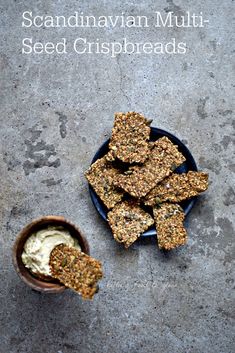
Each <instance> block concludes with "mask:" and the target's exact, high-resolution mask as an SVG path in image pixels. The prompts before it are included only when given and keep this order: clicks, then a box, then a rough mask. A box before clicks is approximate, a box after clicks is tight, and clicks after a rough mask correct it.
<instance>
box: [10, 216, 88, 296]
mask: <svg viewBox="0 0 235 353" xmlns="http://www.w3.org/2000/svg"><path fill="white" fill-rule="evenodd" d="M49 225H50V226H62V227H64V228H65V229H67V230H68V231H69V232H70V234H71V236H72V237H74V238H76V239H78V242H79V245H80V247H81V250H82V251H83V252H84V253H86V254H88V255H89V253H90V250H89V245H88V242H87V240H86V238H85V237H84V236H83V235H82V234H81V232H80V230H79V229H78V228H77V227H76V226H75V225H74V224H73V223H71V222H69V221H68V220H66V219H65V218H64V217H61V216H45V217H41V218H38V219H35V220H33V221H32V222H31V223H29V224H28V225H27V226H26V227H25V228H24V229H23V230H22V231H21V232H20V233H19V235H18V236H17V238H16V241H15V243H14V247H13V253H12V256H13V264H14V266H15V269H16V272H17V273H18V275H19V277H20V278H21V279H22V280H23V281H24V282H25V283H26V284H27V285H28V286H30V287H31V288H32V289H34V290H36V291H40V292H43V293H60V292H63V291H64V290H65V289H66V287H65V286H64V285H63V284H61V283H60V282H59V281H57V280H54V279H51V280H50V279H49V280H48V278H45V279H43V277H41V278H38V277H36V276H34V275H33V274H32V273H31V272H30V271H29V270H28V269H27V268H26V267H25V265H24V264H23V262H22V258H21V255H22V252H23V250H24V244H25V242H26V240H27V239H28V238H29V236H30V235H32V233H34V232H35V231H38V230H41V229H43V228H46V227H47V226H49Z"/></svg>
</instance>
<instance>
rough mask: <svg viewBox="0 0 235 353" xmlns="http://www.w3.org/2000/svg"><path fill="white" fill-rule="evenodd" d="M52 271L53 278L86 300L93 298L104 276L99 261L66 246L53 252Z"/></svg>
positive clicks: (62, 245) (59, 246) (56, 248)
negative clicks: (98, 283)
mask: <svg viewBox="0 0 235 353" xmlns="http://www.w3.org/2000/svg"><path fill="white" fill-rule="evenodd" d="M50 269H51V274H52V277H54V278H56V279H58V280H59V281H60V282H61V283H63V284H64V285H65V286H66V287H69V288H71V289H74V290H75V291H77V292H78V293H79V294H81V295H82V297H83V298H84V299H92V298H93V296H94V294H95V293H96V292H97V282H98V280H99V279H101V278H102V276H103V273H102V266H101V263H100V262H99V261H97V260H95V259H93V258H92V257H90V256H88V255H86V254H84V253H83V252H81V251H79V250H77V249H75V248H72V247H69V246H67V245H64V244H60V245H58V246H56V247H55V248H54V249H53V250H52V252H51V256H50Z"/></svg>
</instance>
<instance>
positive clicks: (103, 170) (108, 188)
mask: <svg viewBox="0 0 235 353" xmlns="http://www.w3.org/2000/svg"><path fill="white" fill-rule="evenodd" d="M111 156H112V154H110V153H108V154H107V155H106V156H104V157H102V158H100V159H98V160H97V161H96V162H95V163H93V164H92V165H91V166H90V168H89V169H88V171H87V172H86V174H85V175H86V178H87V180H88V182H89V184H90V185H91V186H92V187H93V189H94V190H95V192H96V193H97V195H98V196H99V197H100V199H101V200H102V201H103V203H104V204H105V206H106V207H107V208H108V209H111V208H112V207H114V206H115V204H116V203H117V202H119V201H121V200H122V198H123V195H124V192H123V191H122V190H120V189H118V188H117V187H116V186H114V185H113V179H114V177H116V176H117V175H119V174H120V171H119V169H117V168H115V167H114V166H113V164H112V163H111V162H110V160H109V159H110V158H112V157H111ZM107 158H108V160H107Z"/></svg>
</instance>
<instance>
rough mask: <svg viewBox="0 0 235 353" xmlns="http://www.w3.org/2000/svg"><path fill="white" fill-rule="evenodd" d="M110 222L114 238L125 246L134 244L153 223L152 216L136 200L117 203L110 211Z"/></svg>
mask: <svg viewBox="0 0 235 353" xmlns="http://www.w3.org/2000/svg"><path fill="white" fill-rule="evenodd" d="M108 222H109V225H110V227H111V229H112V232H113V236H114V239H115V240H116V241H118V242H119V243H123V244H124V246H125V248H128V247H129V246H130V245H131V244H133V243H134V242H135V241H136V240H137V239H138V237H139V236H140V235H141V234H142V233H143V232H144V231H145V230H147V229H148V228H149V227H150V226H151V225H152V224H153V223H154V221H153V219H152V217H151V216H150V215H149V214H148V213H146V212H145V211H144V210H142V209H141V208H140V207H139V205H138V204H137V203H136V202H134V201H124V202H122V203H119V204H117V205H116V206H115V207H114V208H113V209H112V210H111V211H109V213H108Z"/></svg>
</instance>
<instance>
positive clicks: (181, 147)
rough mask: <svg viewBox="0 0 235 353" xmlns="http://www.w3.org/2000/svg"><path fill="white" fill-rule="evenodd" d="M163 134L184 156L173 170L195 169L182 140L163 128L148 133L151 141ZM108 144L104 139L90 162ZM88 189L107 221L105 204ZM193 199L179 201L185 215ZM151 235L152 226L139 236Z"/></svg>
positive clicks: (105, 150) (193, 161) (96, 157)
mask: <svg viewBox="0 0 235 353" xmlns="http://www.w3.org/2000/svg"><path fill="white" fill-rule="evenodd" d="M163 136H167V137H168V138H169V139H170V140H171V141H172V142H173V143H174V144H175V145H177V146H178V149H179V151H180V152H181V153H182V154H183V155H184V157H185V158H186V161H185V162H184V163H183V164H182V165H181V166H180V167H178V168H177V169H176V170H175V172H176V173H179V174H181V173H186V172H188V171H189V170H194V171H197V165H196V162H195V160H194V158H193V156H192V155H191V153H190V151H189V150H188V148H187V147H186V146H185V145H184V144H183V142H181V141H180V140H179V139H178V138H177V137H175V136H174V135H172V134H170V133H169V132H167V131H165V130H161V129H157V128H156V127H151V134H150V140H151V141H156V140H157V139H159V138H160V137H163ZM108 145H109V140H107V141H105V142H104V143H103V145H102V146H101V147H100V148H99V149H98V151H97V152H96V154H95V156H94V158H93V159H92V163H94V162H95V161H96V160H97V159H99V158H101V157H103V156H104V155H105V154H106V153H107V152H108V151H109V147H108ZM89 191H90V195H91V199H92V202H93V204H94V206H95V208H96V210H97V211H98V212H99V214H100V216H101V217H102V218H103V219H104V220H105V221H107V212H108V209H107V208H106V207H105V205H104V204H103V202H102V201H101V200H100V198H99V197H98V196H97V194H96V193H95V191H94V190H93V189H92V187H91V186H89ZM195 201H196V197H193V198H191V199H190V200H186V201H183V202H181V203H180V205H181V206H182V208H183V210H184V213H185V215H186V216H187V214H188V213H189V212H190V211H191V209H192V207H193V205H194V203H195ZM152 235H156V229H155V228H154V226H153V227H151V228H149V229H148V230H147V231H146V232H144V233H143V234H142V235H141V236H144V237H146V236H152Z"/></svg>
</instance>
